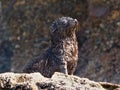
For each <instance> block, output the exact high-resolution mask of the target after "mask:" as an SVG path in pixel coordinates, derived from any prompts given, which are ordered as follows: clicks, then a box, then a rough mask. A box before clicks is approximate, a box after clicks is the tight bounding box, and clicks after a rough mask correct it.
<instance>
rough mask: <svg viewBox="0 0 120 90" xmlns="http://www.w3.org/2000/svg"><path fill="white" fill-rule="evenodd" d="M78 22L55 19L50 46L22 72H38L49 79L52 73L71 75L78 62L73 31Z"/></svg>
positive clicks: (69, 19) (64, 18)
mask: <svg viewBox="0 0 120 90" xmlns="http://www.w3.org/2000/svg"><path fill="white" fill-rule="evenodd" d="M77 27H78V21H77V20H76V19H72V18H70V17H62V18H59V19H57V20H56V21H54V22H53V24H52V25H51V30H50V35H51V44H50V46H49V48H48V49H47V50H46V51H45V52H44V53H43V54H42V55H40V56H38V57H36V58H34V60H32V61H30V62H29V63H28V64H27V65H26V66H25V68H24V69H23V72H26V73H31V72H40V73H41V74H42V75H43V76H45V77H51V76H52V75H53V74H54V72H62V73H65V74H69V75H71V74H73V72H74V71H75V68H76V65H77V60H78V46H77V41H76V35H75V31H76V30H77Z"/></svg>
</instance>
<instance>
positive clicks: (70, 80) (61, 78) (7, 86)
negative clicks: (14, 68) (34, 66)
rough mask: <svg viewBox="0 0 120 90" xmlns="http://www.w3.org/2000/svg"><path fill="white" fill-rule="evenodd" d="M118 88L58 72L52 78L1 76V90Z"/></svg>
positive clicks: (34, 74) (21, 75)
mask: <svg viewBox="0 0 120 90" xmlns="http://www.w3.org/2000/svg"><path fill="white" fill-rule="evenodd" d="M103 86H104V87H103ZM107 86H109V87H110V88H113V89H109V87H107ZM118 88H120V85H114V84H110V83H103V82H100V83H99V82H94V81H91V80H89V79H87V78H79V77H77V76H72V75H65V74H63V73H58V72H56V73H55V74H54V75H53V76H52V78H45V77H43V76H42V75H41V74H40V73H31V74H25V73H21V74H20V73H12V72H9V73H3V74H0V90H119V89H118Z"/></svg>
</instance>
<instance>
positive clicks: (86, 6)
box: [0, 0, 120, 84]
mask: <svg viewBox="0 0 120 90" xmlns="http://www.w3.org/2000/svg"><path fill="white" fill-rule="evenodd" d="M1 2H2V15H3V21H4V23H5V24H4V25H5V27H7V30H5V32H4V35H3V36H4V37H3V36H2V38H5V37H7V39H8V40H10V41H11V42H12V43H13V45H14V49H13V54H14V56H13V57H12V67H11V70H12V71H14V72H20V70H21V69H22V67H23V66H24V64H25V63H26V62H27V61H28V60H31V58H32V57H33V56H36V55H39V54H40V53H41V52H43V51H44V49H46V48H47V46H48V44H49V40H50V37H49V25H50V23H51V22H52V21H53V20H55V19H56V18H58V17H61V16H70V17H73V18H76V19H78V21H79V22H80V30H79V32H77V37H78V45H79V61H78V67H77V69H76V72H75V75H78V76H80V77H87V78H90V79H92V80H95V81H108V82H112V83H119V84H120V67H119V66H120V0H1ZM0 27H1V26H0ZM0 33H1V32H0ZM2 34H3V33H2ZM8 34H10V35H8ZM0 37H1V36H0ZM2 40H4V39H2ZM1 63H2V62H1Z"/></svg>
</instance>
